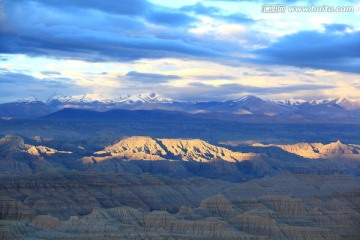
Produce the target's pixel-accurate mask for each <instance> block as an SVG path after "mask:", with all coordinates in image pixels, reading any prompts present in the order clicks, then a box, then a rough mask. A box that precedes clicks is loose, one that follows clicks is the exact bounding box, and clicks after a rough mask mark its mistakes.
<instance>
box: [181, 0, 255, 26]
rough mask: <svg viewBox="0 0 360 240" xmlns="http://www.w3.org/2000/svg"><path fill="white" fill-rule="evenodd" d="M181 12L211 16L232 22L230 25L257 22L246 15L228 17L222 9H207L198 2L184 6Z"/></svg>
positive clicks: (237, 14) (235, 14) (236, 14)
mask: <svg viewBox="0 0 360 240" xmlns="http://www.w3.org/2000/svg"><path fill="white" fill-rule="evenodd" d="M179 10H181V11H185V12H191V13H195V14H199V15H206V16H211V17H213V18H216V19H221V20H224V21H226V22H230V23H242V24H247V23H254V22H255V20H254V19H252V18H251V17H249V16H247V15H246V14H243V13H234V14H230V15H226V14H223V13H222V12H221V9H220V8H217V7H207V6H204V5H203V4H202V3H201V2H197V3H195V4H193V5H187V6H183V7H181V8H180V9H179Z"/></svg>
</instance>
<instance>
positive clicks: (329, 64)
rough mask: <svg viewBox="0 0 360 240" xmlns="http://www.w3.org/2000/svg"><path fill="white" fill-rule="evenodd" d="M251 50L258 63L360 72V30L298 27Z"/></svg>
mask: <svg viewBox="0 0 360 240" xmlns="http://www.w3.org/2000/svg"><path fill="white" fill-rule="evenodd" d="M332 28H337V29H339V28H341V27H339V26H337V27H334V26H333V27H332ZM253 53H254V54H256V55H257V56H258V57H257V59H256V60H255V61H256V62H259V63H266V64H280V65H290V66H296V67H308V68H314V69H324V70H332V71H343V72H353V73H360V31H357V32H351V33H342V34H338V33H333V32H323V33H321V32H316V31H302V32H298V33H294V34H291V35H286V36H284V37H282V38H280V39H278V41H277V42H275V43H273V44H271V45H270V46H268V47H266V48H263V49H260V50H255V51H254V52H253Z"/></svg>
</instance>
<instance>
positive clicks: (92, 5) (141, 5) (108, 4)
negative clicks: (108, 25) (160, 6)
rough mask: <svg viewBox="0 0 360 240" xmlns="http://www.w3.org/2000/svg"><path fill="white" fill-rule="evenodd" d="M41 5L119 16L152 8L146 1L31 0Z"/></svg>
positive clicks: (21, 0)
mask: <svg viewBox="0 0 360 240" xmlns="http://www.w3.org/2000/svg"><path fill="white" fill-rule="evenodd" d="M33 1H34V2H38V3H41V4H46V5H49V6H52V7H55V8H65V9H69V8H78V9H93V10H99V11H103V12H108V13H115V14H121V15H130V16H134V15H143V14H144V13H145V12H147V11H148V9H149V8H151V7H152V4H151V3H149V2H148V1H146V0H131V4H130V3H129V1H128V0H117V1H98V0H86V1H83V0H71V1H61V0H60V1H59V0H33ZM17 2H18V3H23V2H28V0H17Z"/></svg>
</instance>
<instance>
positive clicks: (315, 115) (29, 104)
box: [0, 93, 360, 121]
mask: <svg viewBox="0 0 360 240" xmlns="http://www.w3.org/2000/svg"><path fill="white" fill-rule="evenodd" d="M63 108H76V109H88V110H96V111H107V110H111V109H128V110H167V111H180V112H187V113H200V114H212V116H215V115H216V114H215V113H221V114H226V116H229V115H228V114H230V115H232V117H231V118H232V119H236V118H237V117H236V116H240V115H248V116H260V117H261V116H264V117H280V118H284V117H285V118H289V119H325V120H329V121H331V120H332V119H335V120H343V119H345V120H350V121H353V120H355V121H360V100H356V99H348V98H332V99H322V100H311V101H308V100H301V99H287V100H269V99H262V98H259V97H257V96H253V95H246V96H243V97H241V98H238V99H235V100H229V101H209V102H206V101H198V102H192V101H179V100H175V99H171V98H166V97H163V96H161V95H159V94H156V93H142V94H139V95H122V96H119V97H116V98H109V97H106V96H102V95H98V94H83V95H75V96H55V97H52V98H50V99H48V100H47V101H46V102H41V101H39V100H38V99H36V98H35V97H29V98H27V99H23V100H21V101H17V102H14V103H5V104H0V117H9V116H10V117H13V116H16V117H24V116H26V117H28V116H41V115H44V113H51V112H55V111H58V110H61V109H63ZM24 112H25V113H26V114H24ZM221 114H220V115H221Z"/></svg>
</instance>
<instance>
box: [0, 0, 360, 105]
mask: <svg viewBox="0 0 360 240" xmlns="http://www.w3.org/2000/svg"><path fill="white" fill-rule="evenodd" d="M264 4H268V5H269V4H271V5H281V6H284V7H286V9H285V11H284V12H283V13H263V12H262V11H261V10H262V9H263V7H264ZM323 5H327V6H331V7H334V8H336V7H339V6H341V7H342V6H350V7H354V11H352V12H311V13H310V12H291V13H290V12H289V11H287V8H289V7H292V6H323ZM0 54H1V56H0V102H7V101H14V100H17V99H22V98H25V97H28V96H35V97H37V98H39V99H41V100H46V99H47V98H50V97H53V96H57V95H78V94H84V93H93V94H99V95H102V96H108V97H116V96H119V95H125V94H138V93H142V92H157V93H159V94H161V95H163V96H165V97H172V98H175V99H181V100H228V99H234V98H237V97H240V96H242V95H245V94H254V95H258V96H261V97H264V98H270V99H284V98H303V99H314V98H315V99H316V98H333V97H339V96H343V97H349V98H360V4H359V2H356V1H316V0H311V1H296V0H282V1H275V0H271V1H266V2H262V1H245V0H203V1H196V0H195V1H193V0H182V1H165V0H152V1H150V0H131V1H129V0H127V1H125V0H117V1H100V0H87V1H85V0H72V1H61V0H16V1H14V0H0Z"/></svg>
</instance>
